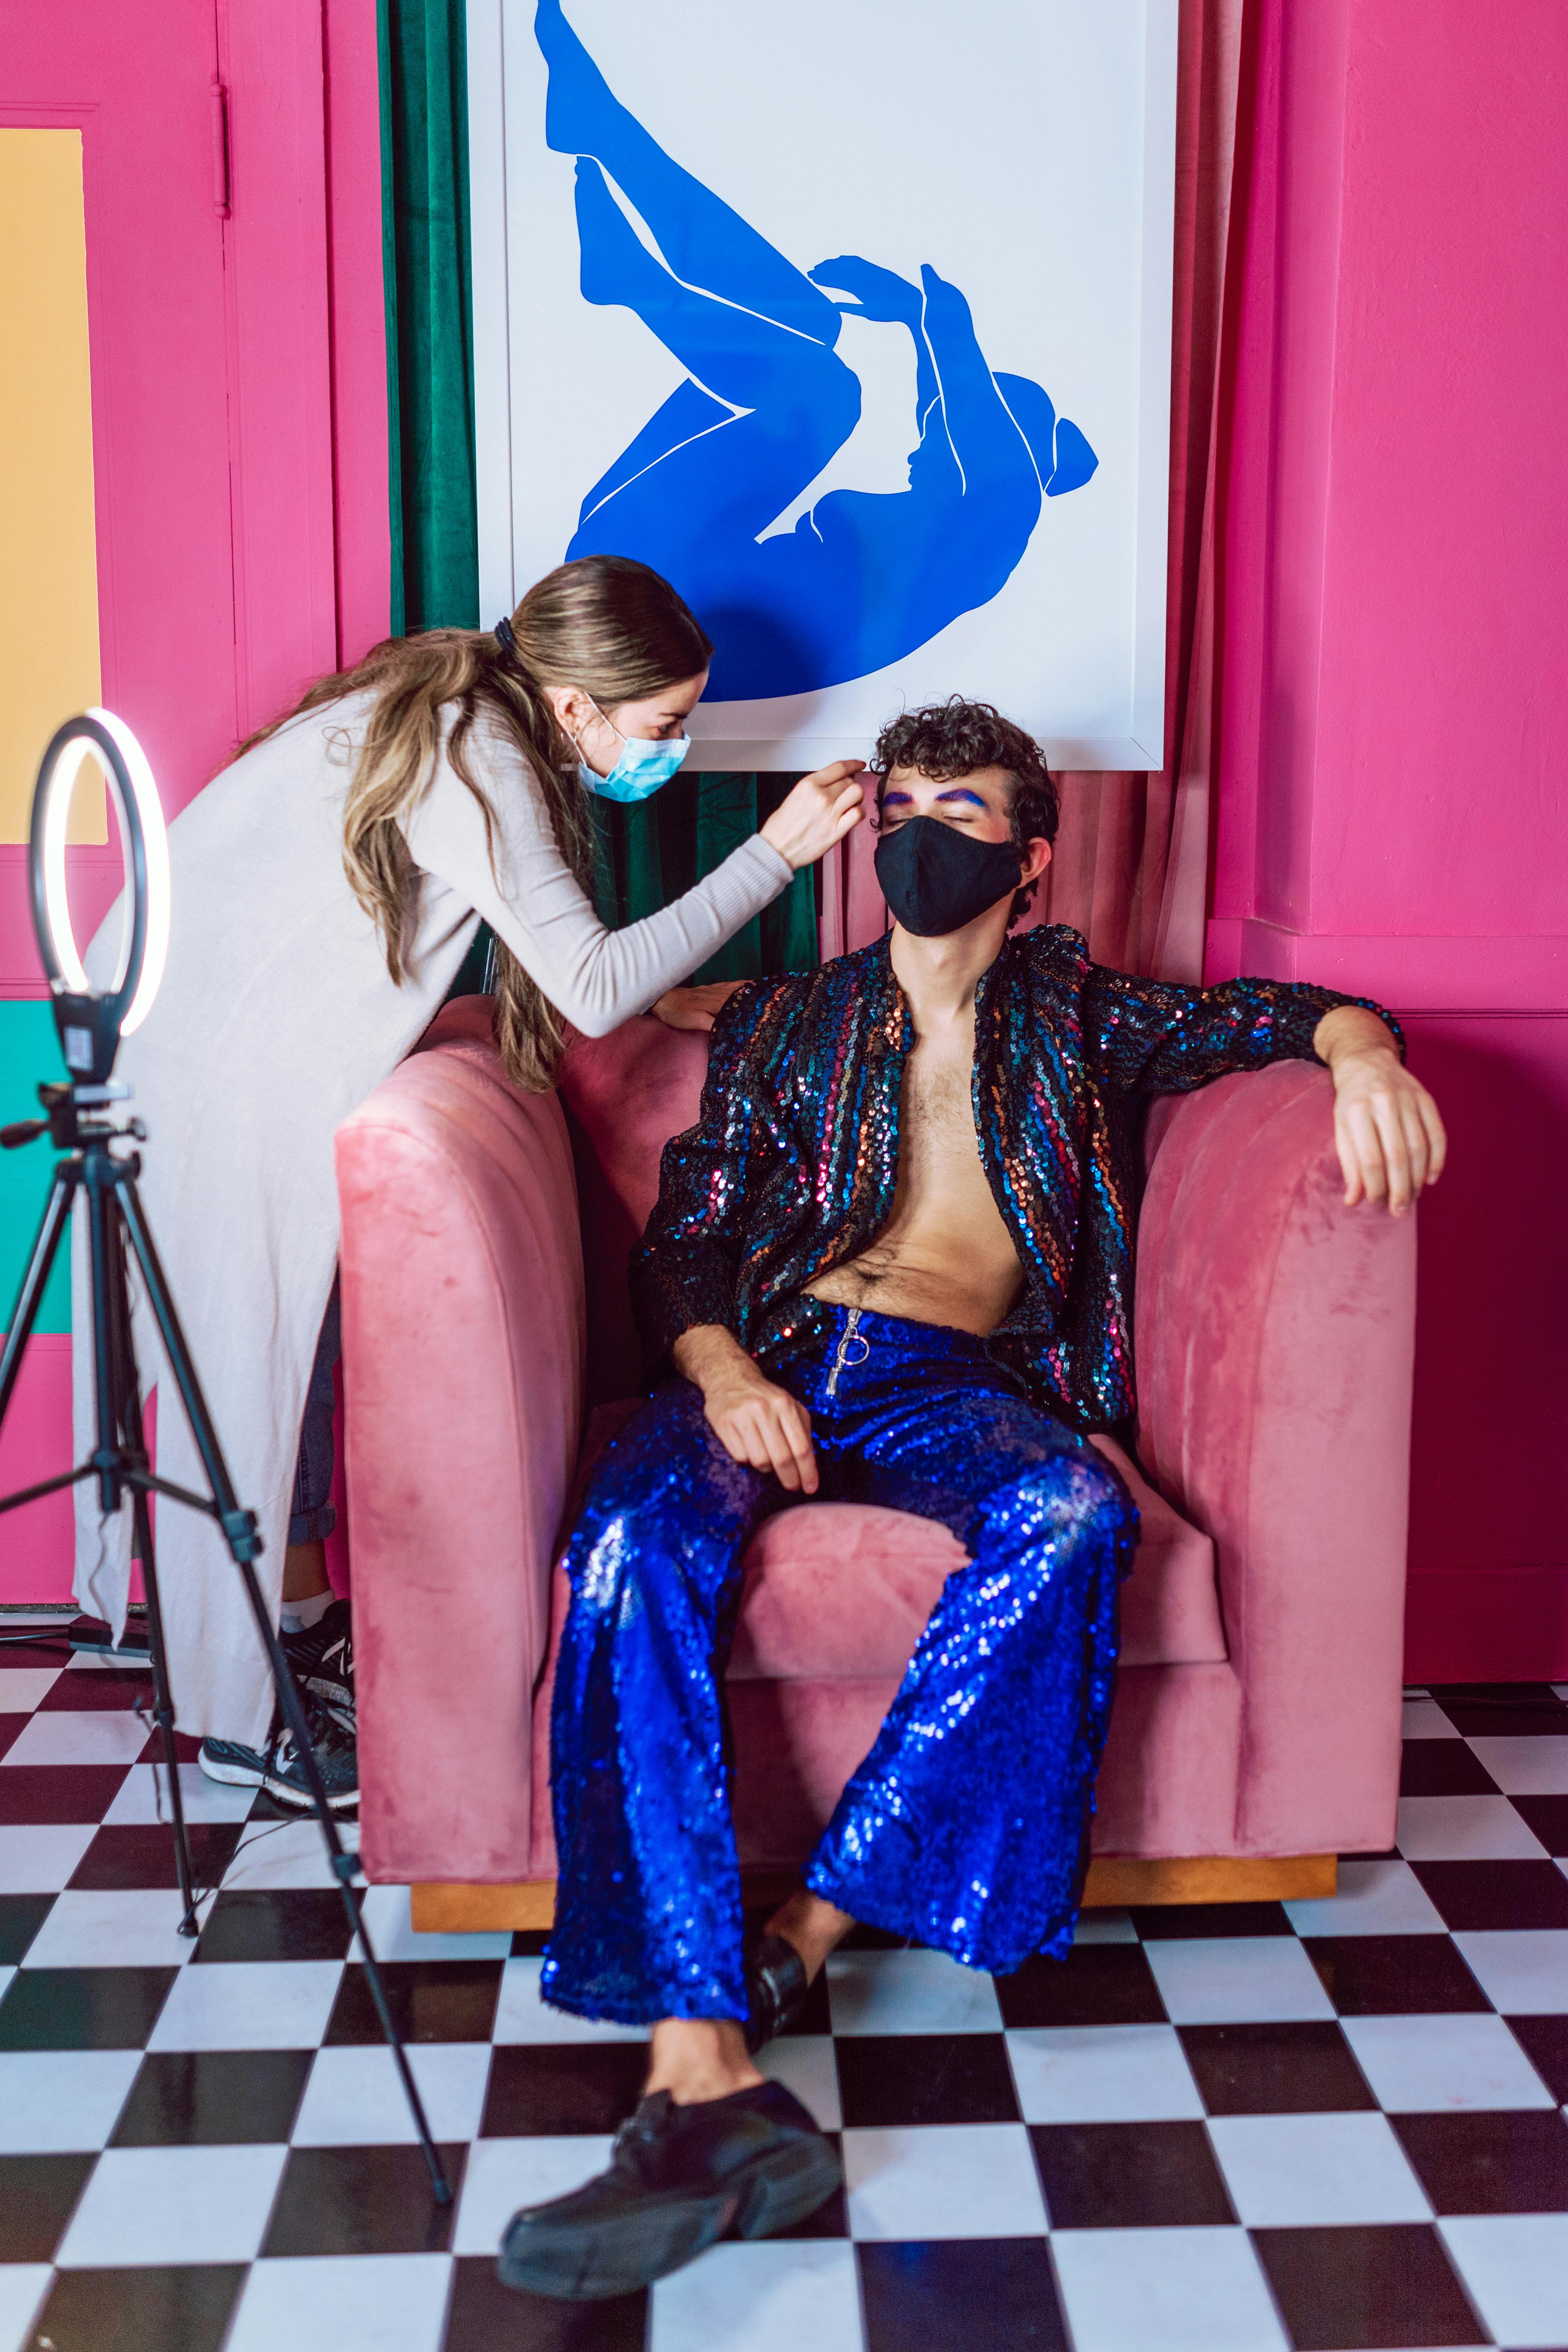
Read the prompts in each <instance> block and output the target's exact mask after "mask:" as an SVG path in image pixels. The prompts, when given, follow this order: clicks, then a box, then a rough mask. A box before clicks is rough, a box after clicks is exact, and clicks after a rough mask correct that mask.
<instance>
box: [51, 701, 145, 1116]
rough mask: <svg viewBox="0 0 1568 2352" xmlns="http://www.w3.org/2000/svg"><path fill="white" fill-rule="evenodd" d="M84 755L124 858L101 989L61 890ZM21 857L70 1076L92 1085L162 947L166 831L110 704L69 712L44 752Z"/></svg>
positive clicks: (134, 1015)
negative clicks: (113, 967)
mask: <svg viewBox="0 0 1568 2352" xmlns="http://www.w3.org/2000/svg"><path fill="white" fill-rule="evenodd" d="M89 756H96V758H97V759H98V761H99V764H100V766H101V768H102V769H103V772H104V774H105V775H106V776H107V778H108V780H109V782H110V785H111V787H112V789H113V796H114V812H115V816H116V819H117V821H118V823H119V826H120V844H121V851H122V853H123V856H124V859H125V924H124V929H123V932H122V934H121V950H120V970H119V972H118V973H117V975H116V977H115V981H114V984H113V986H112V987H111V988H110V989H109V990H107V991H103V992H100V991H98V990H95V989H94V988H93V986H92V983H91V982H90V981H89V978H88V975H87V968H86V966H85V965H84V964H83V962H82V960H81V954H80V951H79V949H78V947H77V943H76V935H75V933H74V932H73V930H72V929H71V919H70V906H69V902H68V898H67V895H66V827H67V824H68V819H69V815H70V802H71V793H72V790H73V789H74V787H75V784H76V781H77V777H78V776H79V773H80V772H81V765H82V762H83V761H84V760H86V759H88V758H89ZM29 865H30V868H31V881H32V893H33V928H34V929H35V930H36V931H37V939H38V953H39V955H40V956H41V957H42V959H43V964H44V971H45V972H46V974H47V978H48V982H49V993H50V995H51V997H52V998H53V1000H54V1006H55V1019H56V1024H57V1026H58V1029H59V1033H60V1042H61V1045H62V1046H63V1047H64V1050H65V1056H66V1064H67V1066H68V1068H69V1069H70V1071H71V1072H72V1074H73V1076H75V1077H76V1078H77V1079H78V1080H81V1079H82V1078H90V1079H91V1080H92V1081H94V1082H96V1083H101V1082H103V1081H104V1080H105V1079H107V1078H108V1076H109V1074H110V1070H111V1069H112V1068H113V1066H114V1057H115V1055H116V1053H117V1052H118V1050H119V1045H120V1040H121V1036H122V1035H125V1036H128V1035H129V1034H131V1032H132V1030H133V1029H136V1028H139V1027H140V1025H141V1024H142V1022H143V1021H144V1020H145V1019H146V1017H147V1014H148V1013H149V1011H150V1010H151V1008H152V1004H153V998H154V997H155V996H156V995H157V993H158V983H159V982H160V981H161V980H162V979H163V965H164V961H165V960H166V958H167V955H168V951H169V899H170V892H169V839H168V835H167V833H166V832H165V831H164V827H163V808H162V806H161V804H160V803H159V799H158V788H157V786H156V784H155V783H154V782H153V771H152V769H151V768H150V767H149V765H148V763H147V755H146V753H145V752H144V751H142V746H141V744H140V743H138V741H137V740H136V738H135V736H134V735H133V734H132V731H131V730H130V728H129V727H127V725H126V724H125V721H124V720H123V719H117V718H116V717H115V716H114V713H113V712H112V711H110V710H89V711H86V712H84V713H83V714H82V715H81V716H80V717H79V718H77V719H68V720H67V721H66V723H65V725H64V726H63V727H62V728H61V729H60V730H58V733H57V734H56V735H55V737H54V739H53V740H52V741H51V742H50V744H49V747H48V749H47V751H46V752H45V753H44V757H43V761H42V763H41V765H40V767H39V769H38V782H37V789H36V790H35V792H34V794H33V824H32V835H31V841H30V845H29Z"/></svg>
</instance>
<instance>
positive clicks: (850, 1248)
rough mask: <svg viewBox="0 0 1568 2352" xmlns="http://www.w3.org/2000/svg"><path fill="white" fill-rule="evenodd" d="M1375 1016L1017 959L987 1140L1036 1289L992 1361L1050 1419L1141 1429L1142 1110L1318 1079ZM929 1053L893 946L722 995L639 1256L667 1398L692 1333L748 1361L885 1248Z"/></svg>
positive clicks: (1298, 993) (1244, 991)
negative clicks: (1242, 1075)
mask: <svg viewBox="0 0 1568 2352" xmlns="http://www.w3.org/2000/svg"><path fill="white" fill-rule="evenodd" d="M1355 1003H1366V1000H1365V999H1364V998H1360V997H1348V996H1340V995H1337V994H1335V993H1334V992H1332V991H1331V990H1329V989H1325V988H1312V987H1307V986H1302V985H1291V984H1289V983H1288V982H1281V981H1272V980H1236V981H1229V982H1226V983H1225V985H1223V986H1222V987H1218V988H1209V989H1197V988H1181V987H1176V986H1174V985H1173V984H1172V983H1170V982H1163V981H1156V980H1140V979H1135V978H1133V977H1132V976H1131V975H1130V974H1128V973H1126V972H1121V971H1108V970H1105V969H1104V968H1102V967H1101V966H1100V965H1098V964H1093V963H1091V962H1090V961H1089V950H1088V947H1087V945H1086V943H1085V941H1084V940H1083V939H1082V938H1081V936H1080V935H1079V933H1078V932H1077V931H1075V930H1071V929H1068V927H1067V926H1066V925H1065V924H1059V923H1058V924H1050V925H1042V926H1040V927H1039V928H1038V929H1036V930H1033V931H1028V932H1026V933H1025V934H1024V935H1023V937H1021V938H1017V939H1012V940H1008V941H1007V943H1006V945H1005V947H1004V949H1003V950H1002V953H1001V954H1000V956H999V957H998V958H997V960H996V961H995V962H994V964H993V965H992V966H991V969H990V970H989V971H987V972H986V973H985V975H984V979H983V980H982V981H981V982H980V987H979V990H978V992H977V997H976V1006H975V1022H974V1078H973V1105H974V1123H975V1127H976V1129H977V1130H978V1133H979V1137H980V1148H981V1157H982V1159H983V1160H984V1168H985V1173H986V1175H987V1177H988V1179H989V1180H990V1184H991V1190H992V1192H993V1194H994V1197H995V1201H996V1205H997V1207H998V1209H999V1210H1000V1211H1001V1213H1002V1216H1003V1218H1004V1220H1005V1223H1006V1225H1007V1228H1008V1231H1009V1232H1010V1233H1011V1234H1012V1236H1013V1240H1014V1242H1015V1244H1016V1247H1017V1252H1018V1256H1019V1260H1020V1262H1021V1264H1022V1265H1023V1268H1024V1275H1025V1282H1024V1287H1023V1290H1022V1292H1021V1293H1020V1295H1019V1297H1018V1299H1017V1302H1016V1305H1015V1307H1013V1309H1012V1312H1011V1313H1010V1314H1009V1315H1008V1316H1007V1318H1006V1319H1005V1322H1003V1323H1001V1324H1000V1325H999V1326H998V1327H997V1328H996V1329H995V1330H994V1332H993V1333H992V1334H991V1337H990V1340H989V1342H988V1345H989V1347H990V1349H991V1352H992V1354H993V1355H994V1357H995V1358H996V1359H997V1360H998V1361H999V1362H1000V1363H1002V1364H1004V1365H1005V1366H1006V1367H1008V1368H1009V1369H1010V1370H1013V1371H1014V1372H1015V1373H1016V1374H1017V1375H1018V1376H1019V1377H1020V1378H1021V1379H1022V1380H1023V1381H1024V1383H1025V1385H1026V1388H1027V1390H1028V1391H1029V1393H1030V1395H1031V1396H1032V1397H1033V1398H1034V1400H1035V1402H1037V1403H1038V1404H1040V1405H1042V1406H1043V1407H1044V1408H1045V1409H1046V1410H1047V1411H1048V1412H1054V1413H1057V1414H1058V1415H1064V1414H1065V1416H1066V1417H1067V1418H1068V1419H1069V1420H1070V1421H1071V1422H1073V1423H1075V1424H1077V1425H1078V1426H1079V1427H1082V1428H1100V1427H1104V1426H1106V1425H1108V1424H1110V1423H1117V1422H1121V1421H1122V1420H1125V1419H1126V1418H1127V1417H1128V1416H1129V1415H1130V1414H1131V1412H1132V1411H1133V1409H1134V1402H1135V1399H1134V1390H1133V1370H1132V1237H1133V1226H1134V1217H1135V1211H1136V1202H1137V1184H1136V1169H1137V1156H1136V1146H1137V1135H1138V1114H1139V1112H1140V1110H1141V1108H1142V1105H1143V1104H1144V1102H1145V1101H1146V1100H1147V1098H1148V1097H1150V1096H1152V1095H1157V1094H1184V1093H1187V1092H1189V1091H1190V1090H1191V1089H1192V1088H1193V1087H1201V1086H1204V1085H1206V1084H1207V1082H1208V1081H1209V1079H1211V1078H1216V1077H1218V1076H1221V1075H1222V1074H1223V1073H1224V1072H1226V1071H1227V1070H1256V1069H1260V1068H1261V1067H1262V1066H1264V1065H1265V1064H1266V1063H1268V1062H1277V1061H1281V1060H1284V1059H1287V1058H1290V1057H1303V1058H1307V1059H1310V1058H1311V1057H1312V1033H1313V1031H1314V1030H1315V1029H1316V1027H1317V1025H1318V1023H1319V1022H1320V1021H1321V1018H1322V1016H1323V1014H1324V1013H1326V1012H1328V1011H1329V1010H1330V1009H1331V1007H1332V1006H1334V1005H1337V1004H1355ZM1368 1009H1369V1010H1370V1011H1373V1012H1376V1013H1380V1016H1381V1017H1382V1018H1383V1019H1384V1020H1388V1018H1389V1016H1388V1015H1387V1014H1386V1013H1382V1010H1381V1007H1379V1006H1376V1005H1369V1006H1368ZM1389 1025H1390V1027H1391V1028H1394V1024H1393V1023H1392V1021H1390V1023H1389ZM1394 1034H1395V1035H1396V1036H1397V1034H1398V1032H1397V1029H1395V1031H1394ZM914 1041H915V1031H914V1024H913V1021H912V1018H911V1016H910V1009H909V1005H908V1003H907V1001H906V999H905V997H904V994H903V992H902V990H901V989H900V986H899V984H898V982H897V980H896V979H895V978H894V976H893V972H892V968H891V963H890V961H889V952H888V943H887V941H886V940H878V941H877V942H876V943H875V944H874V945H873V946H871V947H868V948H862V949H861V950H859V951H858V953H857V954H854V955H847V956H839V957H837V958H836V959H835V961H833V962H831V963H826V964H823V965H821V966H820V967H819V968H818V969H817V970H816V971H809V972H790V973H784V974H782V975H780V976H777V977H775V978H773V979H770V980H763V981H754V982H750V983H749V984H748V985H747V986H745V987H743V988H741V989H738V990H737V991H736V992H735V993H734V995H733V996H731V999H730V1000H729V1003H727V1004H726V1005H725V1007H724V1010H723V1012H722V1013H721V1015H720V1017H719V1019H718V1020H717V1021H716V1022H715V1024H714V1027H713V1036H712V1046H711V1052H710V1058H709V1065H708V1081H707V1085H706V1087H704V1090H703V1095H702V1108H701V1113H700V1118H699V1119H698V1123H697V1125H696V1126H695V1127H693V1128H689V1129H687V1131H686V1133H685V1134H684V1135H678V1136H676V1137H675V1138H674V1139H672V1140H671V1141H670V1142H669V1143H668V1144H667V1145H666V1146H665V1150H664V1157H663V1160H662V1162H661V1166H660V1181H659V1195H658V1206H657V1207H656V1209H655V1210H654V1213H653V1215H652V1216H651V1217H650V1219H649V1220H648V1224H647V1231H646V1233H645V1234H644V1235H643V1238H642V1241H641V1243H640V1244H639V1245H638V1247H637V1250H636V1251H635V1252H634V1253H633V1257H632V1268H631V1275H632V1299H633V1304H634V1307H635V1308H636V1310H637V1321H638V1324H639V1327H640V1328H641V1332H642V1338H643V1342H644V1346H645V1349H646V1351H647V1360H648V1364H649V1369H650V1370H651V1371H652V1373H653V1374H654V1375H655V1376H656V1377H657V1376H658V1372H659V1370H660V1369H661V1368H663V1367H667V1366H668V1352H669V1349H671V1347H672V1346H673V1345H674V1343H675V1341H676V1340H677V1339H679V1336H680V1334H681V1333H682V1332H683V1331H685V1330H688V1329H689V1328H691V1326H692V1325H694V1324H699V1323H721V1324H724V1325H727V1326H728V1328H730V1329H731V1331H733V1332H734V1334H735V1336H736V1337H737V1339H739V1340H740V1341H741V1343H742V1346H743V1347H746V1348H748V1349H752V1351H753V1352H754V1351H755V1350H756V1349H758V1348H759V1347H761V1346H762V1345H763V1344H764V1343H765V1341H766V1339H767V1338H768V1336H769V1333H770V1330H771V1329H776V1328H778V1327H779V1326H780V1325H781V1324H782V1323H783V1322H784V1320H785V1319H786V1310H787V1308H788V1307H789V1305H790V1303H791V1302H792V1301H793V1300H795V1298H796V1297H797V1295H798V1293H799V1292H800V1291H801V1290H802V1289H803V1288H804V1286H805V1284H807V1283H808V1282H811V1281H812V1280H813V1279H814V1278H815V1277H816V1276H817V1275H820V1274H824V1273H826V1271H827V1269H828V1268H829V1267H830V1266H836V1265H842V1264H843V1263H844V1262H845V1260H846V1259H848V1258H853V1257H856V1256H858V1255H859V1253H860V1252H861V1251H862V1250H863V1249H865V1248H866V1247H867V1245H868V1244H869V1243H870V1242H871V1241H872V1240H873V1239H874V1238H875V1236H876V1235H877V1234H879V1232H880V1230H881V1228H882V1227H883V1225H884V1224H885V1223H887V1220H888V1217H889V1213H891V1210H892V1206H893V1191H894V1186H895V1183H896V1181H897V1178H898V1167H899V1112H900V1093H901V1087H902V1080H903V1075H904V1065H905V1062H906V1060H907V1059H908V1056H909V1054H910V1048H911V1046H912V1045H913V1044H914Z"/></svg>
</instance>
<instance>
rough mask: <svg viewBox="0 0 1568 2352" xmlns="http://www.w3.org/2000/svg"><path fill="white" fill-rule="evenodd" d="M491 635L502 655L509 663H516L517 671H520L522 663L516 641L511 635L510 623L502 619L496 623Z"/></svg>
mask: <svg viewBox="0 0 1568 2352" xmlns="http://www.w3.org/2000/svg"><path fill="white" fill-rule="evenodd" d="M492 634H493V635H494V637H495V641H496V643H497V645H498V646H500V649H501V651H502V653H503V654H505V655H506V656H507V658H508V659H509V660H510V661H514V662H516V663H517V666H518V667H519V669H521V667H522V662H521V656H519V653H518V650H517V639H516V638H515V637H514V636H513V635H512V633H511V623H510V621H508V620H506V619H504V618H503V619H501V620H500V621H498V622H497V623H496V625H495V628H494V631H493V632H492Z"/></svg>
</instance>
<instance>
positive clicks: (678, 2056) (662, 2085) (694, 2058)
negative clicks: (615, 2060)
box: [643, 2017, 763, 2107]
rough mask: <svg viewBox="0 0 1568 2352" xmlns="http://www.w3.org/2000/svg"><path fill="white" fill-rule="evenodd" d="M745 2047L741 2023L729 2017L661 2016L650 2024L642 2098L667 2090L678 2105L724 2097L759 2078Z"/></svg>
mask: <svg viewBox="0 0 1568 2352" xmlns="http://www.w3.org/2000/svg"><path fill="white" fill-rule="evenodd" d="M762 2079H763V2078H762V2076H761V2075H760V2074H758V2072H757V2070H756V2068H755V2067H754V2066H753V2065H752V2061H751V2057H750V2055H749V2053H748V2052H747V2049H746V2033H745V2028H744V2027H743V2026H742V2025H738V2024H737V2023H736V2022H735V2021H734V2019H733V2018H729V2017H666V2018H662V2019H661V2020H660V2021H659V2022H658V2024H657V2025H656V2026H655V2027H654V2029H653V2042H652V2049H651V2052H650V2055H649V2064H648V2070H647V2084H645V2085H644V2090H643V2095H644V2097H645V2098H646V2097H647V2095H648V2093H649V2092H650V2091H668V2093H669V2095H670V2097H671V2098H672V2099H673V2100H674V2102H675V2104H676V2105H677V2106H678V2107H689V2106H692V2105H695V2104H696V2103H697V2101H698V2100H700V2099H727V2098H728V2097H729V2096H730V2095H731V2092H733V2091H749V2090H751V2089H752V2088H753V2086H754V2085H755V2084H758V2083H760V2082H761V2081H762Z"/></svg>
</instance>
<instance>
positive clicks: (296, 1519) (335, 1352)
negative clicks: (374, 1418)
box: [289, 1282, 343, 1544]
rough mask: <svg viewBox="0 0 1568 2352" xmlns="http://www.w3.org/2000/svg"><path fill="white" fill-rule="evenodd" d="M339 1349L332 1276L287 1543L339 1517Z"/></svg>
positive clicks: (316, 1538) (323, 1530) (305, 1539)
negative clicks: (335, 1487)
mask: <svg viewBox="0 0 1568 2352" xmlns="http://www.w3.org/2000/svg"><path fill="white" fill-rule="evenodd" d="M342 1352H343V1341H342V1316H341V1313H340V1309H339V1299H338V1286H337V1284H336V1282H334V1283H333V1285H332V1295H331V1298H329V1299H328V1301H327V1312H326V1317H325V1319H324V1320H323V1322H322V1324H321V1338H320V1339H318V1340H317V1342H316V1360H315V1362H314V1363H313V1364H312V1365H311V1367H310V1387H309V1388H308V1389H307V1390H306V1391H305V1416H304V1419H303V1421H302V1422H301V1423H300V1455H299V1459H298V1461H297V1462H296V1463H295V1465H294V1500H293V1505H292V1507H291V1509H290V1512H289V1542H290V1543H291V1544H305V1543H321V1542H324V1541H325V1539H326V1538H327V1537H328V1536H330V1535H331V1532H332V1529H333V1528H335V1527H336V1526H337V1523H338V1515H337V1513H336V1511H334V1510H333V1508H332V1470H333V1467H334V1465H335V1463H336V1460H337V1448H336V1444H335V1443H334V1440H333V1435H332V1409H333V1404H334V1391H333V1383H332V1373H333V1371H334V1370H335V1369H336V1366H337V1360H338V1358H339V1357H340V1356H341V1355H342Z"/></svg>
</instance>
